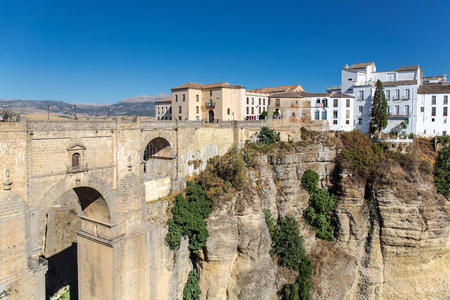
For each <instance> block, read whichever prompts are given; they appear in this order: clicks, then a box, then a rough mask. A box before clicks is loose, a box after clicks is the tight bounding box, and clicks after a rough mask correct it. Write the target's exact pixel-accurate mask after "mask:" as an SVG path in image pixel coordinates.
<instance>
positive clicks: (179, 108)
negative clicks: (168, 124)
mask: <svg viewBox="0 0 450 300" xmlns="http://www.w3.org/2000/svg"><path fill="white" fill-rule="evenodd" d="M178 113H179V114H181V106H178Z"/></svg>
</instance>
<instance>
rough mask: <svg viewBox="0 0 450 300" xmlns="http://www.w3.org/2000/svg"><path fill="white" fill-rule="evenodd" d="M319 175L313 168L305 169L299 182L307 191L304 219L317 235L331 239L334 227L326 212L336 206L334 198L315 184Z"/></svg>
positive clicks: (327, 239) (324, 238)
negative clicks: (307, 201)
mask: <svg viewBox="0 0 450 300" xmlns="http://www.w3.org/2000/svg"><path fill="white" fill-rule="evenodd" d="M318 182H319V175H318V174H317V173H316V172H314V171H313V170H306V171H305V173H304V174H303V176H302V179H301V183H302V186H303V188H304V189H305V190H307V191H308V193H309V206H308V208H307V209H306V210H305V213H304V216H305V220H306V221H307V222H308V223H309V224H310V225H311V226H313V227H314V229H315V230H316V234H317V237H318V238H320V239H323V240H326V241H332V240H333V239H334V238H333V234H334V228H333V226H332V225H331V223H330V221H329V220H328V218H327V215H328V213H329V212H330V211H331V210H332V209H334V208H335V207H336V198H335V197H334V195H332V194H330V192H329V191H328V190H326V189H323V188H319V187H318V186H317V184H318Z"/></svg>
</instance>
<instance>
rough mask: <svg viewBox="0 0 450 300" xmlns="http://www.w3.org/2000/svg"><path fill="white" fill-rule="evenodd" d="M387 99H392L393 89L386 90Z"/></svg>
mask: <svg viewBox="0 0 450 300" xmlns="http://www.w3.org/2000/svg"><path fill="white" fill-rule="evenodd" d="M386 99H387V100H391V91H390V90H386Z"/></svg>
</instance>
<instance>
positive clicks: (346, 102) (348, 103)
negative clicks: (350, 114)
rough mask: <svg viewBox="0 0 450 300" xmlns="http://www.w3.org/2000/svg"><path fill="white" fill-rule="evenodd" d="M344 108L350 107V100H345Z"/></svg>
mask: <svg viewBox="0 0 450 300" xmlns="http://www.w3.org/2000/svg"><path fill="white" fill-rule="evenodd" d="M345 106H347V107H350V99H346V100H345Z"/></svg>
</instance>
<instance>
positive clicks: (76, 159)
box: [72, 153, 81, 169]
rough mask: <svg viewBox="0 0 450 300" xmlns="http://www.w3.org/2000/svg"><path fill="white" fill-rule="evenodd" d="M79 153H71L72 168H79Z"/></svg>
mask: <svg viewBox="0 0 450 300" xmlns="http://www.w3.org/2000/svg"><path fill="white" fill-rule="evenodd" d="M80 158H81V156H80V153H74V154H73V155H72V168H73V169H79V168H80Z"/></svg>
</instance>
